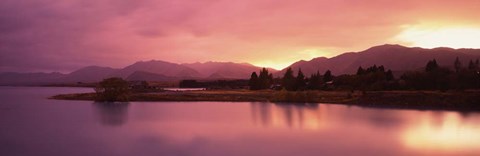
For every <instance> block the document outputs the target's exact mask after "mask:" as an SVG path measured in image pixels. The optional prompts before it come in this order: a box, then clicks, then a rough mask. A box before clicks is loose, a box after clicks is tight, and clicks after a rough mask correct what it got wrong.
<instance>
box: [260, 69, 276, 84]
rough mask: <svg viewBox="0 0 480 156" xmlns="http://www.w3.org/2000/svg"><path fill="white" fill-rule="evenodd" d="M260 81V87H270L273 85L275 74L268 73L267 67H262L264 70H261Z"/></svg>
mask: <svg viewBox="0 0 480 156" xmlns="http://www.w3.org/2000/svg"><path fill="white" fill-rule="evenodd" d="M258 81H259V89H267V88H270V85H272V81H273V76H271V74H269V73H268V70H267V69H265V68H262V70H260V75H259V76H258Z"/></svg>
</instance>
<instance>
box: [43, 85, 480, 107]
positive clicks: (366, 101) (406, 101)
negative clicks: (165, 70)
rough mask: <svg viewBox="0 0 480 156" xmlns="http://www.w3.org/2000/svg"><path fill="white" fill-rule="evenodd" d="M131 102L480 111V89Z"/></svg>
mask: <svg viewBox="0 0 480 156" xmlns="http://www.w3.org/2000/svg"><path fill="white" fill-rule="evenodd" d="M51 98H52V99H63V100H94V99H95V93H82V94H62V95H56V96H53V97H51ZM130 101H236V102H289V103H296V104H302V103H334V104H349V105H359V106H366V107H385V108H406V109H445V110H480V91H447V92H440V91H376V92H360V91H355V92H349V91H299V92H287V91H271V90H262V91H250V90H214V91H209V90H208V91H186V92H160V93H135V94H131V95H130Z"/></svg>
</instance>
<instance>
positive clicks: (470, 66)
mask: <svg viewBox="0 0 480 156" xmlns="http://www.w3.org/2000/svg"><path fill="white" fill-rule="evenodd" d="M468 69H469V70H475V69H476V66H475V63H473V61H472V60H470V62H469V63H468Z"/></svg>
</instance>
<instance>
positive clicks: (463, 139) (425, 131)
mask: <svg viewBox="0 0 480 156" xmlns="http://www.w3.org/2000/svg"><path fill="white" fill-rule="evenodd" d="M470 119H471V118H470V116H465V115H462V114H460V113H457V112H435V113H432V112H430V113H423V114H419V116H418V120H416V121H413V122H412V124H410V126H408V127H407V128H405V130H404V132H403V135H402V137H403V138H402V141H403V142H404V144H405V146H407V147H408V148H414V149H423V150H428V151H431V150H435V151H442V152H459V151H468V150H474V149H477V148H478V147H479V145H480V125H479V124H478V121H475V123H471V122H470V121H469V120H470Z"/></svg>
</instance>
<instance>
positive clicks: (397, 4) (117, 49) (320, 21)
mask: <svg viewBox="0 0 480 156" xmlns="http://www.w3.org/2000/svg"><path fill="white" fill-rule="evenodd" d="M479 3H480V2H478V1H474V0H466V1H461V2H460V1H441V2H438V1H433V0H427V1H421V2H419V1H413V0H407V1H383V0H360V1H353V0H352V1H327V0H306V1H301V2H299V1H293V0H282V1H276V0H245V1H227V0H196V1H192V0H176V1H171V0H97V1H84V0H64V1H58V0H42V1H17V0H5V1H2V5H1V6H0V23H2V24H0V71H9V70H13V71H65V72H67V71H72V70H74V69H77V68H80V67H83V66H87V65H92V64H96V65H103V66H113V67H123V66H125V65H128V64H130V63H132V62H135V61H138V60H150V59H161V60H166V61H172V62H196V61H210V60H211V61H235V62H251V63H257V64H261V62H270V64H275V62H278V63H277V64H282V66H284V65H285V64H288V63H292V62H293V61H296V60H299V59H311V58H312V57H315V56H311V54H307V53H305V51H306V50H313V51H325V49H328V50H329V51H326V52H324V53H325V54H328V56H333V55H336V54H339V53H341V52H345V51H356V50H362V49H365V48H368V47H370V46H373V45H376V44H383V43H385V42H388V41H390V40H389V39H391V38H392V37H394V36H396V35H398V34H399V33H400V32H401V31H402V29H403V27H402V26H404V25H415V24H418V23H421V22H425V21H427V22H439V23H441V24H451V23H464V24H469V25H475V26H477V27H478V20H476V17H475V15H478V10H480V9H478V6H480V4H479ZM271 62H274V63H271Z"/></svg>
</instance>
